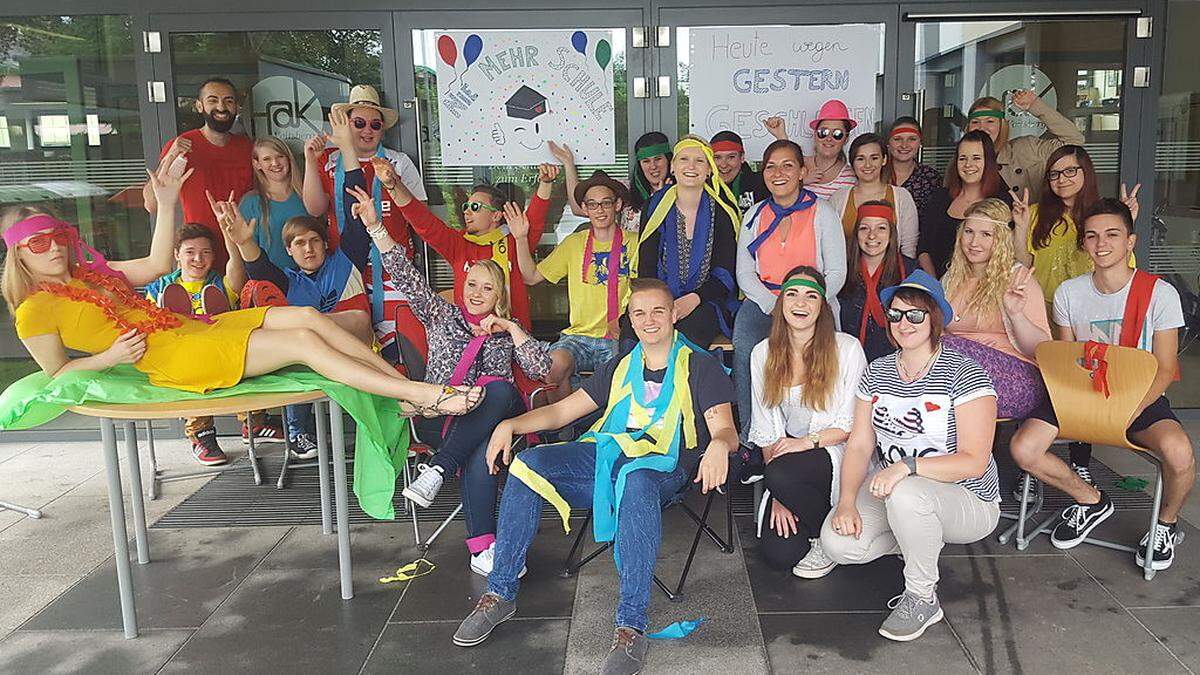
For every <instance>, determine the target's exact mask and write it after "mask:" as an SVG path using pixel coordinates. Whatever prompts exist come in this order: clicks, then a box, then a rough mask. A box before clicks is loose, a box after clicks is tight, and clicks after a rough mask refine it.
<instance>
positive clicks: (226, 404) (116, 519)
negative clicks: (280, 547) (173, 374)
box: [70, 390, 354, 638]
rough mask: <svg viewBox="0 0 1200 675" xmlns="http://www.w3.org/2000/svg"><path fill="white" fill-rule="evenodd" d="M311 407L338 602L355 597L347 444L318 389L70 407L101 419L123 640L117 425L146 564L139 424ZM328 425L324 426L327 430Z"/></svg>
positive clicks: (334, 411) (127, 605)
mask: <svg viewBox="0 0 1200 675" xmlns="http://www.w3.org/2000/svg"><path fill="white" fill-rule="evenodd" d="M305 403H311V404H313V405H314V406H317V413H318V414H317V416H316V417H317V462H318V466H319V470H320V482H321V526H322V531H323V532H324V533H325V534H330V533H331V531H332V529H333V528H332V526H333V523H332V522H331V521H332V518H331V516H330V513H329V464H330V462H329V460H330V453H329V444H328V443H327V441H326V439H325V437H326V431H327V430H328V431H329V432H330V434H329V435H331V436H332V438H333V492H334V506H335V509H336V511H337V546H338V572H339V574H340V577H341V586H342V599H344V600H349V599H350V598H353V597H354V588H353V584H352V582H351V578H350V515H349V497H348V490H347V484H346V441H345V436H344V427H343V424H342V408H341V406H339V405H338V404H337V402H336V401H333V400H332V399H330V398H329V397H328V396H326V395H325V392H323V391H319V390H316V391H307V392H294V393H279V394H249V395H244V396H227V397H218V398H209V399H203V400H194V401H173V402H168V403H147V404H136V405H134V404H117V403H85V404H82V405H77V406H71V408H70V410H71V411H72V412H76V413H79V414H80V415H86V416H88V417H95V418H98V419H99V420H100V441H101V447H102V451H103V454H104V468H105V473H106V474H107V478H108V506H109V512H110V515H111V516H112V533H113V550H114V553H115V556H116V567H117V589H118V593H119V595H120V598H121V622H122V625H123V626H124V630H125V637H126V638H135V637H137V634H138V631H137V610H136V608H135V607H134V601H133V569H132V567H131V565H130V563H129V534H128V531H127V530H126V528H125V502H124V494H123V491H122V486H121V469H120V465H119V463H118V462H119V460H118V458H117V434H116V421H117V420H120V421H121V422H123V423H124V427H125V454H126V458H127V459H128V461H129V480H130V501H131V504H132V506H133V531H134V539H135V541H136V544H137V556H138V563H140V564H143V565H144V564H146V563H149V562H150V546H149V542H148V541H147V531H146V506H145V502H144V501H143V491H142V473H141V461H140V459H139V457H138V446H137V430H136V428H135V427H134V423H135V422H136V421H138V420H158V419H176V418H180V417H205V416H219V415H233V414H236V413H239V412H245V411H247V410H263V409H266V408H277V407H280V406H286V405H300V404H305ZM323 404H328V406H329V417H328V422H326V418H325V417H324V416H322V415H321V414H320V406H321V405H323ZM327 426H328V428H327Z"/></svg>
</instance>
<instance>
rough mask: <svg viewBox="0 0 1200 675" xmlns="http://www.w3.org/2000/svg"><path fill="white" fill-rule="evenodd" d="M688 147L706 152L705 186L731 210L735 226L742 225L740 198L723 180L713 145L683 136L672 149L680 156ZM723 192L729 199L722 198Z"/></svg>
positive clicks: (675, 154) (674, 153)
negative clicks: (707, 173)
mask: <svg viewBox="0 0 1200 675" xmlns="http://www.w3.org/2000/svg"><path fill="white" fill-rule="evenodd" d="M686 148H699V149H700V152H703V153H704V159H706V160H708V169H709V176H708V181H707V182H706V183H705V185H704V187H705V189H706V190H708V192H710V193H711V194H712V196H713V198H714V199H717V201H718V202H724V206H725V207H726V210H729V211H730V216H731V217H732V218H733V221H734V228H735V229H736V228H737V227H739V226H740V225H741V221H742V214H741V209H740V208H739V207H738V200H737V197H736V196H735V195H734V194H733V190H731V189H729V186H728V185H726V184H725V181H723V180H721V172H720V171H718V170H717V160H716V158H715V157H713V151H712V147H710V146H709V145H708V144H707V143H705V142H704V141H701V140H699V139H695V138H681V139H679V142H678V143H676V144H675V148H674V150H672V154H673V156H676V157H677V156H679V151H680V150H684V149H686ZM722 194H723V195H724V196H725V197H726V199H727V201H726V200H722V199H721V197H720V196H721V195H722ZM731 207H732V208H731Z"/></svg>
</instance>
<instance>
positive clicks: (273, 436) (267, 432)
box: [242, 423, 284, 445]
mask: <svg viewBox="0 0 1200 675" xmlns="http://www.w3.org/2000/svg"><path fill="white" fill-rule="evenodd" d="M283 439H284V433H283V427H282V426H279V425H278V424H256V425H254V442H255V443H256V444H257V443H283ZM242 443H245V444H246V445H250V430H249V429H248V428H247V427H246V424H245V423H243V424H242Z"/></svg>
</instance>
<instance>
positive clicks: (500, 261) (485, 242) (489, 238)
mask: <svg viewBox="0 0 1200 675" xmlns="http://www.w3.org/2000/svg"><path fill="white" fill-rule="evenodd" d="M463 239H466V240H467V241H469V242H471V243H472V244H476V245H478V246H491V247H492V260H493V261H495V262H496V264H497V265H499V266H500V269H502V270H504V274H505V276H508V275H509V272H510V271H511V270H512V268H511V267H509V266H508V235H506V234H504V230H502V229H500V228H499V227H497V228H496V229H494V230H489V231H487V232H484V233H483V234H471V233H464V234H463ZM508 282H509V284H510V285H511V284H512V280H511V279H509V280H508Z"/></svg>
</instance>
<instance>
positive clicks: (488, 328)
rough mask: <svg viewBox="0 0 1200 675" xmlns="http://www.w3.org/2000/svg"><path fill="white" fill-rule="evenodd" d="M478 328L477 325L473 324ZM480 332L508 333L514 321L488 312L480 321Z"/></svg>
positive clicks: (483, 333) (484, 333) (488, 333)
mask: <svg viewBox="0 0 1200 675" xmlns="http://www.w3.org/2000/svg"><path fill="white" fill-rule="evenodd" d="M472 328H476V326H472ZM478 328H479V329H480V332H479V333H477V334H481V335H490V334H493V333H506V332H508V331H509V330H511V329H512V322H511V321H509V320H508V319H502V318H500V317H498V316H496V315H495V314H488V315H487V316H485V317H483V319H481V320H480V321H479V326H478Z"/></svg>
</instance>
